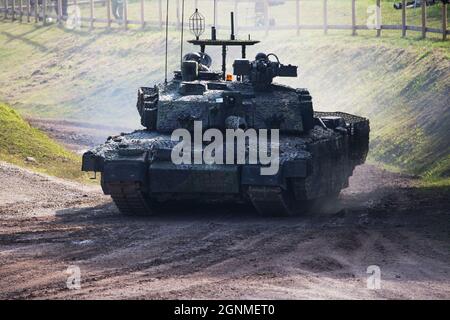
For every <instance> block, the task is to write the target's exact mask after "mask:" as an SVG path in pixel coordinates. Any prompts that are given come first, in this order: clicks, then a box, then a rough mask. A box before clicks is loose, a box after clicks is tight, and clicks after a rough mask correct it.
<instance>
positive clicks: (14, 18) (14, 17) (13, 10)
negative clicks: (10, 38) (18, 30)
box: [11, 0, 16, 21]
mask: <svg viewBox="0 0 450 320" xmlns="http://www.w3.org/2000/svg"><path fill="white" fill-rule="evenodd" d="M14 2H15V0H12V2H11V9H12V15H11V19H12V21H14V20H16V8H15V3H14Z"/></svg>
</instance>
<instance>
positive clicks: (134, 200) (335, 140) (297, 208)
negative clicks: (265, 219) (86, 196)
mask: <svg viewBox="0 0 450 320" xmlns="http://www.w3.org/2000/svg"><path fill="white" fill-rule="evenodd" d="M333 117H339V118H341V119H344V120H345V122H346V128H345V129H344V128H342V127H339V128H333V125H332V124H328V125H324V123H323V122H322V121H318V122H317V125H316V126H314V128H313V129H312V130H310V131H308V132H307V133H303V134H286V133H282V134H281V135H280V141H279V150H280V153H279V170H278V172H277V174H275V175H261V174H260V169H261V166H259V165H251V164H233V165H225V164H223V165H221V164H205V163H202V164H177V165H176V164H173V162H172V160H171V153H172V149H173V147H174V145H175V144H176V142H174V141H172V140H171V136H169V135H165V134H160V133H158V132H156V131H151V130H140V131H135V132H133V133H130V134H123V135H121V136H117V137H111V138H109V139H108V141H107V142H106V143H105V144H104V145H101V146H98V147H96V148H95V149H93V150H90V151H88V152H86V153H85V154H84V155H83V168H82V169H83V170H84V171H95V172H101V173H102V177H101V185H102V188H103V191H104V193H105V194H107V195H111V197H112V199H113V200H114V202H115V203H116V205H117V206H118V208H119V209H120V211H121V212H122V213H125V214H133V215H147V214H152V213H155V212H157V211H158V208H160V207H161V206H164V204H165V203H171V204H173V203H174V202H175V203H176V202H178V201H180V202H181V201H186V200H188V201H196V202H231V203H251V204H252V205H253V206H254V207H255V208H256V209H257V211H258V212H259V213H261V214H263V215H281V216H283V215H295V214H299V213H303V212H306V211H308V209H309V207H310V205H311V203H312V202H314V201H317V200H322V199H325V198H329V197H336V196H337V195H338V194H339V193H340V191H341V190H342V189H343V188H346V187H347V186H348V179H349V177H350V176H351V175H352V173H353V170H354V168H355V167H356V166H357V165H359V164H362V163H363V162H364V161H365V159H366V156H367V152H368V141H369V122H368V120H367V119H365V118H361V117H356V116H353V115H349V114H345V113H320V112H317V113H316V114H315V119H320V118H324V119H333Z"/></svg>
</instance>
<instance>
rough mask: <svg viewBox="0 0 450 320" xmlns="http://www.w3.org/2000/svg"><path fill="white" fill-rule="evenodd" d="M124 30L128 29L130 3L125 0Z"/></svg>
mask: <svg viewBox="0 0 450 320" xmlns="http://www.w3.org/2000/svg"><path fill="white" fill-rule="evenodd" d="M123 28H124V29H125V30H127V29H128V1H127V0H123Z"/></svg>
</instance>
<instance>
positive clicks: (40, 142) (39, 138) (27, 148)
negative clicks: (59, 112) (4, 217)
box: [0, 104, 87, 181]
mask: <svg viewBox="0 0 450 320" xmlns="http://www.w3.org/2000/svg"><path fill="white" fill-rule="evenodd" d="M27 157H32V158H33V159H34V160H33V159H31V160H33V161H26V158H27ZM0 160H2V161H7V162H10V163H13V164H16V165H19V166H22V167H26V168H29V169H32V170H35V171H38V172H43V173H46V174H50V175H54V176H57V177H60V178H67V179H74V180H80V181H81V180H86V178H87V177H86V175H85V174H83V173H81V172H80V167H81V162H80V158H79V156H77V155H75V154H73V153H72V152H70V151H68V150H66V149H65V148H64V147H62V146H61V145H59V144H58V143H56V142H55V141H53V140H52V139H50V138H49V137H48V136H47V135H46V134H45V133H43V132H41V131H40V130H38V129H35V128H32V127H31V126H30V125H29V124H28V123H27V122H26V121H24V120H23V119H22V118H21V116H20V115H19V114H18V113H17V112H16V111H14V110H13V109H12V108H10V107H8V106H7V105H5V104H0Z"/></svg>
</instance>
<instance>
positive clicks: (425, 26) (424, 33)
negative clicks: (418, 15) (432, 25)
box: [422, 1, 427, 39]
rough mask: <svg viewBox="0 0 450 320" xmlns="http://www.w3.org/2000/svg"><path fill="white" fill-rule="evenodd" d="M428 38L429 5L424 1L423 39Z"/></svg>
mask: <svg viewBox="0 0 450 320" xmlns="http://www.w3.org/2000/svg"><path fill="white" fill-rule="evenodd" d="M426 37H427V3H426V1H422V38H423V39H425V38H426Z"/></svg>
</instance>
